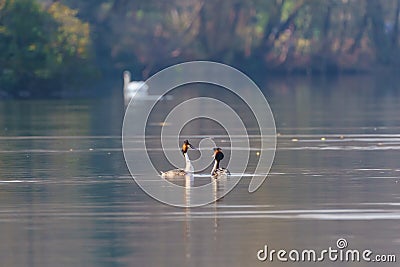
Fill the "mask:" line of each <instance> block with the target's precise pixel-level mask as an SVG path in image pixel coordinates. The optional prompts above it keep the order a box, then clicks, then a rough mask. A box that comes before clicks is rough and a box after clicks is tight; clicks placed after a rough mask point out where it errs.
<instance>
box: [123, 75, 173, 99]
mask: <svg viewBox="0 0 400 267" xmlns="http://www.w3.org/2000/svg"><path fill="white" fill-rule="evenodd" d="M123 77H124V101H125V106H127V105H128V104H129V101H130V100H131V99H132V98H135V99H140V100H171V99H172V96H171V95H165V96H163V95H149V92H148V90H149V86H148V85H147V84H146V82H144V81H131V77H132V76H131V73H130V71H128V70H126V71H124V73H123Z"/></svg>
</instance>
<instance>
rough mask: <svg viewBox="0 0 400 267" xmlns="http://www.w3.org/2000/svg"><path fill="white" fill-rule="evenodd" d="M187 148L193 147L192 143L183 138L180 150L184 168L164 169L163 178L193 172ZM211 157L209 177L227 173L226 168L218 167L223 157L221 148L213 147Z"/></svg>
mask: <svg viewBox="0 0 400 267" xmlns="http://www.w3.org/2000/svg"><path fill="white" fill-rule="evenodd" d="M189 148H192V149H194V147H193V146H192V144H190V143H189V141H188V140H185V141H184V142H183V145H182V150H181V151H182V154H183V156H184V157H185V161H186V167H185V169H184V170H183V169H174V170H170V171H166V172H161V176H162V177H163V178H173V177H180V176H185V175H187V174H193V166H192V164H191V163H190V159H189V156H188V154H187V151H188V150H189ZM213 158H214V167H213V169H212V171H211V177H213V178H218V177H220V176H227V175H229V174H230V172H229V171H228V170H227V169H225V168H220V167H219V163H220V161H221V160H222V159H223V158H224V153H222V149H221V148H219V147H217V148H214V155H213Z"/></svg>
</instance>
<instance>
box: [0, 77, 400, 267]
mask: <svg viewBox="0 0 400 267" xmlns="http://www.w3.org/2000/svg"><path fill="white" fill-rule="evenodd" d="M388 81H390V80H388V79H385V78H381V79H377V78H370V77H345V78H338V79H332V80H324V79H317V80H309V79H306V78H285V77H282V78H281V79H277V80H274V81H271V82H268V83H267V84H266V85H265V86H264V93H265V95H266V96H267V97H268V101H269V102H270V105H271V108H272V110H273V113H274V116H275V120H276V126H277V132H278V146H277V151H276V158H275V161H274V164H273V167H272V170H271V174H270V175H269V177H268V179H267V181H266V182H265V183H264V184H263V186H262V187H261V188H260V189H259V190H258V191H257V192H256V193H254V194H249V193H248V192H247V187H248V183H249V178H246V177H244V178H243V179H242V180H241V182H240V183H239V185H238V186H237V187H236V188H235V189H234V190H233V191H232V192H231V193H230V194H229V195H227V196H226V197H224V198H223V199H221V200H220V201H218V202H216V203H214V204H211V205H209V206H205V207H201V208H193V209H183V208H174V207H170V206H167V205H164V204H161V203H159V202H157V201H155V200H153V199H152V198H150V197H149V196H147V195H146V194H145V193H144V192H143V191H141V190H140V189H139V188H138V186H137V185H136V184H135V183H134V182H133V180H132V178H131V176H130V174H129V172H128V170H127V167H126V165H125V161H124V158H123V153H122V147H121V137H120V133H121V125H122V119H123V113H124V107H123V100H122V97H121V96H120V95H119V94H118V93H117V92H116V93H115V95H112V96H109V97H104V98H99V99H87V100H30V101H3V102H0V133H1V134H0V236H1V242H0V266H10V267H11V266H104V267H111V266H290V265H293V266H298V265H301V266H309V265H310V263H279V262H277V260H276V259H275V260H274V261H273V262H269V261H268V260H267V261H266V262H260V261H258V260H257V251H258V250H260V249H261V248H263V247H264V245H268V247H269V248H270V249H276V250H279V249H285V250H287V251H290V250H291V249H298V250H302V249H315V250H317V251H318V250H323V249H328V248H329V247H333V248H337V247H336V241H337V240H338V239H339V238H345V239H346V240H347V242H348V248H351V249H359V250H364V249H371V250H373V252H374V253H375V254H395V255H396V257H397V263H385V264H383V265H382V266H398V264H399V263H398V262H399V261H400V253H399V248H400V234H399V233H400V163H399V162H400V116H399V107H400V104H399V103H400V88H399V85H398V84H399V83H397V82H388ZM206 91H207V90H205V91H204V90H203V91H200V90H185V91H184V93H180V95H181V96H182V97H183V98H190V97H193V96H198V95H202V94H207V92H206ZM212 91H213V92H215V90H212ZM199 92H201V93H199ZM178 95H179V94H178ZM218 95H219V97H222V98H224V93H220V94H218ZM226 98H229V96H226ZM179 101H180V98H179V97H177V95H176V96H175V98H174V100H171V101H169V102H167V103H165V104H164V105H162V106H160V107H159V110H158V113H157V114H163V113H165V112H167V111H168V110H169V109H170V108H171V107H173V106H174V105H175V104H176V103H177V102H179ZM237 105H238V106H239V110H240V104H237ZM241 112H246V110H245V109H243V110H241ZM157 114H156V115H155V116H154V124H153V125H152V126H151V127H153V128H152V129H153V130H152V131H154V132H153V134H155V133H156V132H157V129H160V128H161V123H162V121H157V120H160V115H157ZM149 127H150V126H149ZM151 127H150V128H151ZM214 128H215V129H217V127H214V126H213V125H212V123H211V122H208V123H205V124H203V123H198V124H196V123H194V124H193V126H192V127H189V128H188V129H184V134H187V135H189V136H191V135H196V136H197V138H194V139H193V142H198V141H199V140H200V139H201V137H203V136H209V135H210V131H212V130H213V129H214ZM150 130H151V129H150ZM214 137H215V140H216V142H217V143H219V144H221V146H224V143H223V141H224V140H225V139H226V138H227V137H226V136H225V135H224V132H223V131H222V132H221V131H220V130H218V129H217V130H216V132H215V136H214ZM252 141H253V142H254V143H255V144H256V143H257V140H256V138H254V140H252ZM157 147H158V144H157V142H154V144H153V148H154V151H153V152H152V153H153V154H154V155H155V159H156V161H157V155H158V154H159V153H161V151H159V150H157ZM158 164H159V165H160V166H162V167H165V168H166V167H168V165H164V161H163V159H162V157H159V159H158ZM250 164H251V163H250ZM202 179H203V181H205V180H204V179H206V177H203V178H202V177H199V178H198V179H197V181H198V182H199V183H201V182H202ZM314 265H315V263H314ZM318 266H348V263H345V262H335V263H334V262H331V261H328V260H325V261H324V262H322V263H318ZM354 266H374V263H365V262H360V263H354Z"/></svg>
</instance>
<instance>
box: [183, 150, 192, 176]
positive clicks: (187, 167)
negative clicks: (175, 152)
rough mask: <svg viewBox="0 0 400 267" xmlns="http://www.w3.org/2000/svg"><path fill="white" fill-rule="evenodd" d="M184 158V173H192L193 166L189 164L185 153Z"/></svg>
mask: <svg viewBox="0 0 400 267" xmlns="http://www.w3.org/2000/svg"><path fill="white" fill-rule="evenodd" d="M184 156H185V162H186V167H185V172H188V173H189V172H193V166H192V164H191V162H190V159H189V156H188V154H187V153H184Z"/></svg>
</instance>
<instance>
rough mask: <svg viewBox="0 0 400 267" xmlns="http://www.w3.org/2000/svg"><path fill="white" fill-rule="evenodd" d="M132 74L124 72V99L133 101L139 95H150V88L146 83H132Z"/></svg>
mask: <svg viewBox="0 0 400 267" xmlns="http://www.w3.org/2000/svg"><path fill="white" fill-rule="evenodd" d="M131 77H132V76H131V73H130V72H129V71H128V70H126V71H124V98H125V99H127V98H129V99H131V98H132V97H135V96H136V95H137V94H139V95H138V96H146V95H148V92H147V90H148V89H149V87H148V86H147V84H146V83H145V82H144V81H131Z"/></svg>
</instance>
